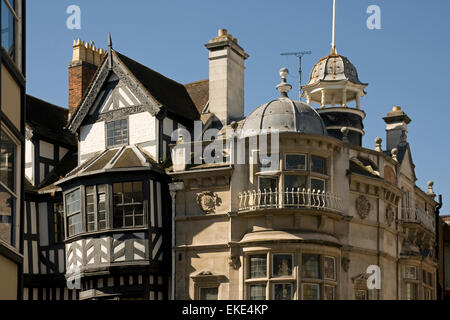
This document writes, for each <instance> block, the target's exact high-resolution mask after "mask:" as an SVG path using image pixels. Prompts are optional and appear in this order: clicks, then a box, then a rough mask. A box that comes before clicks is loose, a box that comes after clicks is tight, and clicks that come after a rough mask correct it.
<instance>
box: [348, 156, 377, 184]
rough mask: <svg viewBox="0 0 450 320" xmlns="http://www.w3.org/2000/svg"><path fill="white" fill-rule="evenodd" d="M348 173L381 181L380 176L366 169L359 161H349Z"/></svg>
mask: <svg viewBox="0 0 450 320" xmlns="http://www.w3.org/2000/svg"><path fill="white" fill-rule="evenodd" d="M372 169H373V168H372ZM350 171H351V172H352V173H356V174H360V175H363V176H366V177H370V178H377V179H381V178H380V176H378V175H376V174H375V173H374V172H373V170H370V168H368V167H366V166H365V165H364V164H363V163H362V162H361V160H359V159H351V160H350Z"/></svg>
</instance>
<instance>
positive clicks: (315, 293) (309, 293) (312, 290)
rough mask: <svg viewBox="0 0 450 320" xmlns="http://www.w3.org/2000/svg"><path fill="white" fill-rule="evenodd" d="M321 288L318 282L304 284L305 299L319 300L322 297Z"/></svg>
mask: <svg viewBox="0 0 450 320" xmlns="http://www.w3.org/2000/svg"><path fill="white" fill-rule="evenodd" d="M319 290H320V286H319V285H318V284H309V283H305V284H303V289H302V293H303V300H319V299H320V295H319Z"/></svg>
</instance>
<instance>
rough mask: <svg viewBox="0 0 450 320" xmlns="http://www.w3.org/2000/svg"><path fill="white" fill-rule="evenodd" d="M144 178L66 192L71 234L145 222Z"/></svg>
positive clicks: (57, 210) (56, 209) (56, 219)
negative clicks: (142, 179)
mask: <svg viewBox="0 0 450 320" xmlns="http://www.w3.org/2000/svg"><path fill="white" fill-rule="evenodd" d="M143 189H144V182H142V181H135V182H119V183H113V184H112V185H109V184H100V185H88V186H85V187H80V188H78V189H76V190H74V191H71V192H69V193H67V194H66V195H65V198H64V199H65V204H64V205H65V209H66V216H67V220H66V223H67V234H68V236H69V237H72V236H75V235H78V234H80V233H82V232H98V231H105V230H110V229H114V228H131V227H143V226H145V223H146V219H145V217H144V193H143ZM59 214H60V213H59V209H58V204H55V207H54V221H55V222H54V223H55V241H56V242H58V240H59V239H61V236H59V235H58V226H57V222H58V217H59Z"/></svg>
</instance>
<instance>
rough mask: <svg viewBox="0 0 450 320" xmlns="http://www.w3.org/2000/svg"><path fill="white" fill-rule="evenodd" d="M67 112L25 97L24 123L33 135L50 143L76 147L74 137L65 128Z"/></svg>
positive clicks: (41, 101)
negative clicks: (54, 142)
mask: <svg viewBox="0 0 450 320" xmlns="http://www.w3.org/2000/svg"><path fill="white" fill-rule="evenodd" d="M68 115H69V110H68V109H64V108H61V107H58V106H55V105H53V104H51V103H48V102H46V101H43V100H40V99H38V98H35V97H33V96H30V95H27V98H26V123H27V126H28V127H29V128H30V129H31V130H32V131H33V133H35V134H38V135H40V136H42V137H43V138H46V139H48V140H50V141H56V142H60V143H63V144H65V145H69V146H76V145H77V141H76V137H75V136H74V135H73V134H72V133H71V132H70V131H69V130H66V129H65V127H66V125H67V119H68Z"/></svg>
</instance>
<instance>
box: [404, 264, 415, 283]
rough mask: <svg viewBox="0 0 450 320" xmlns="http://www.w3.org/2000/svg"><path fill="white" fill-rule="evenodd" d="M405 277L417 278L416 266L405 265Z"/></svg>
mask: <svg viewBox="0 0 450 320" xmlns="http://www.w3.org/2000/svg"><path fill="white" fill-rule="evenodd" d="M405 279H409V280H417V267H415V266H406V267H405Z"/></svg>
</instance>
